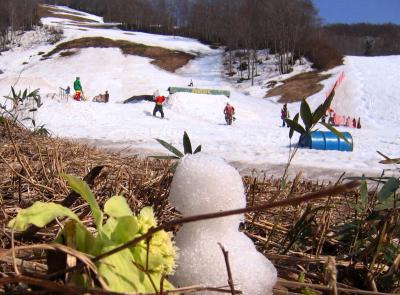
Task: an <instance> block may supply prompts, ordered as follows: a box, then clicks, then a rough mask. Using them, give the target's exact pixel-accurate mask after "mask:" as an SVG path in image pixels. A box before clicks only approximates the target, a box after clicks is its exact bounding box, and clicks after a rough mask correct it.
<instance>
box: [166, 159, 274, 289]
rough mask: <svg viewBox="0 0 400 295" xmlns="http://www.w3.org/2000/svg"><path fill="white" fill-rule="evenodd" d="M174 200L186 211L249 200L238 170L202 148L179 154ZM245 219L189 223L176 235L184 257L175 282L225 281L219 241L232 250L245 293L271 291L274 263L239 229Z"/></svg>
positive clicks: (235, 277)
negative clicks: (197, 150)
mask: <svg viewBox="0 0 400 295" xmlns="http://www.w3.org/2000/svg"><path fill="white" fill-rule="evenodd" d="M170 201H171V203H172V204H173V205H174V206H175V207H176V208H177V209H178V210H179V211H180V212H181V213H182V214H183V215H184V216H189V215H194V214H204V213H211V212H218V211H222V210H223V211H225V210H230V209H238V208H243V207H245V206H246V200H245V195H244V189H243V184H242V179H241V177H240V175H239V173H238V172H237V171H236V170H235V169H234V168H233V167H232V166H230V165H229V164H227V163H226V162H225V161H224V160H222V159H220V158H215V157H211V156H207V155H202V154H201V153H200V154H196V155H189V156H185V157H184V158H183V159H182V160H181V163H180V164H179V165H178V167H177V169H176V173H175V175H174V179H173V181H172V185H171V192H170ZM242 220H243V215H234V216H228V217H223V218H218V219H211V220H205V221H198V222H194V223H189V224H185V225H184V226H183V227H182V228H181V229H180V230H179V232H178V234H177V237H176V244H177V246H178V247H179V249H180V255H179V256H180V257H179V260H178V269H177V271H176V275H175V276H174V278H173V281H174V283H175V284H176V285H179V286H188V285H193V284H202V285H206V286H213V287H217V286H226V285H227V271H226V267H225V262H224V257H223V254H222V252H221V248H220V247H219V246H218V243H221V244H222V245H223V246H224V248H225V249H226V250H227V251H228V252H229V261H230V265H231V269H232V275H233V281H234V283H235V286H236V288H237V289H239V290H241V291H243V294H245V295H267V294H272V287H273V286H274V284H275V282H276V277H277V273H276V269H275V268H274V266H273V265H272V264H271V262H270V261H269V260H268V259H266V258H265V257H264V256H263V255H262V254H261V253H259V252H258V251H257V250H256V248H255V246H254V244H253V242H252V241H251V240H250V239H249V238H248V237H247V236H246V235H245V234H243V233H241V232H239V231H238V227H239V223H240V222H241V221H242ZM207 294H212V292H208V293H207Z"/></svg>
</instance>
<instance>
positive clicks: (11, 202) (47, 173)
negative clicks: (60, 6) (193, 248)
mask: <svg viewBox="0 0 400 295" xmlns="http://www.w3.org/2000/svg"><path fill="white" fill-rule="evenodd" d="M0 155H1V157H0V169H1V171H2V173H1V174H0V196H1V198H2V199H1V201H2V203H1V204H2V210H1V213H0V243H1V246H2V248H3V249H9V248H10V247H11V238H10V234H11V233H10V230H8V229H6V227H5V224H6V223H7V222H8V220H10V219H11V218H12V217H14V216H15V215H16V213H17V212H18V211H19V210H20V208H26V207H28V206H30V205H32V204H33V202H35V201H38V200H41V201H56V202H59V201H61V200H63V199H64V198H65V197H66V196H67V195H68V193H69V190H68V188H67V186H66V183H65V181H64V180H63V179H62V178H61V177H60V173H68V174H74V175H77V176H79V177H81V178H83V177H84V176H85V175H86V174H87V173H88V172H89V171H90V170H91V169H92V168H93V167H95V166H98V165H102V166H105V167H104V168H103V170H102V172H101V173H100V174H99V176H97V178H96V179H95V181H94V184H93V186H92V190H93V192H94V195H95V196H96V198H97V200H98V202H99V204H100V206H102V205H103V204H104V201H105V200H106V199H107V198H109V197H111V196H113V195H116V194H121V195H124V196H125V197H126V198H127V200H128V203H129V204H130V206H131V208H132V209H133V210H134V211H136V212H137V211H138V210H139V209H140V208H142V207H144V206H147V205H152V206H153V207H154V208H155V213H156V216H157V217H158V220H159V221H160V222H161V223H165V222H167V221H170V220H172V219H175V218H176V217H179V213H178V212H176V211H175V210H174V208H172V207H171V206H170V204H169V201H168V194H169V189H170V184H171V181H172V176H173V174H172V172H171V169H170V168H171V164H172V163H171V162H168V161H167V162H165V161H159V160H148V159H140V158H137V157H126V156H121V155H120V154H118V153H110V152H105V151H101V150H97V149H94V148H90V147H88V146H86V145H81V144H77V143H73V142H71V141H67V140H61V139H55V138H48V137H43V136H39V135H35V134H32V133H31V132H29V131H27V130H25V129H21V128H19V127H18V126H12V125H10V124H0ZM243 182H244V186H245V193H246V197H247V204H248V206H254V205H258V204H261V203H265V202H267V203H272V202H275V201H279V200H289V199H290V198H294V197H295V196H299V195H302V194H304V193H309V192H318V191H321V190H323V189H324V188H326V186H328V185H332V183H315V182H311V181H305V180H302V179H301V175H298V177H296V178H295V179H294V180H293V181H292V182H289V183H288V184H287V185H286V186H285V188H284V189H281V188H280V182H279V180H278V179H274V178H268V177H267V176H266V175H258V176H257V177H252V176H245V177H243ZM358 198H359V192H358V191H357V190H355V191H351V192H347V193H342V194H341V195H339V196H336V197H330V198H327V199H325V200H322V201H313V202H312V203H309V204H301V205H296V206H293V205H291V206H287V207H284V208H282V207H281V208H277V209H270V210H266V211H263V212H257V213H248V214H246V215H245V217H246V219H245V223H244V228H243V231H244V233H245V234H247V235H248V236H249V237H250V238H251V239H252V240H253V241H254V243H255V245H256V246H257V248H258V250H259V251H260V252H261V253H263V254H264V255H265V256H267V257H268V258H269V259H271V260H272V261H273V263H274V265H275V267H276V268H277V269H278V274H279V278H280V279H279V284H278V285H277V286H276V289H275V292H276V293H277V294H278V293H279V292H283V293H285V294H287V292H288V291H289V292H292V293H293V294H294V293H303V291H302V290H304V288H305V287H307V286H308V287H310V288H311V287H312V286H314V287H313V289H314V290H315V289H317V290H320V289H321V288H322V289H323V290H325V291H326V290H330V289H329V288H328V287H327V286H326V284H325V283H324V276H325V274H324V269H325V266H324V265H325V264H326V263H328V262H329V261H331V260H329V259H330V258H329V256H328V254H327V253H329V252H330V251H331V252H332V253H333V250H330V249H336V248H337V247H340V243H339V242H338V241H336V240H335V239H333V238H332V237H330V236H329V235H328V233H331V232H332V230H333V229H334V228H335V227H336V226H337V225H338V224H341V223H343V222H344V220H345V219H346V218H347V217H348V216H349V215H350V214H351V213H352V212H353V211H354V210H353V209H352V208H351V207H350V205H349V200H355V199H358ZM308 205H311V206H313V208H316V207H320V208H322V209H320V210H319V211H318V213H317V214H316V215H315V216H314V217H313V218H314V219H315V221H316V224H314V225H313V227H312V233H310V234H309V236H308V237H307V238H306V240H305V241H303V242H302V244H300V245H299V244H293V245H290V239H289V236H290V232H291V231H292V230H293V228H294V226H295V224H296V223H297V222H298V221H299V220H300V218H301V216H302V215H303V214H304V212H306V210H307V206H308ZM71 208H72V209H73V210H74V211H75V212H76V213H77V214H78V215H79V216H81V218H82V216H86V214H87V213H88V206H87V204H85V202H83V201H82V200H77V201H76V202H75V203H73V205H72V206H71ZM85 224H86V225H88V226H91V225H92V221H91V220H90V219H89V220H88V219H87V218H85ZM58 229H59V226H58V225H57V224H54V225H53V226H48V227H47V228H45V229H42V230H40V232H39V233H37V234H36V237H35V238H34V239H29V240H25V241H24V243H22V242H20V241H19V240H16V246H19V245H22V244H25V243H29V244H32V243H34V244H36V243H49V242H51V241H52V240H53V239H54V237H55V235H56V233H57V231H58ZM284 249H287V251H283V250H284ZM3 251H5V250H3ZM39 254H40V253H39ZM39 254H38V252H35V251H33V253H32V251H31V252H29V251H28V252H27V251H25V252H22V253H20V255H19V256H18V257H17V259H18V260H17V261H18V263H19V264H21V265H22V260H23V261H25V262H24V268H25V269H26V270H30V271H38V269H46V262H45V260H44V258H43V253H42V254H40V255H39ZM221 255H222V254H221ZM32 259H33V261H31V260H32ZM1 261H2V262H1ZM12 263H13V260H12V259H11V258H10V259H9V258H7V257H4V255H3V256H2V255H1V252H0V264H1V267H2V270H0V272H3V273H4V272H10V273H13V267H12ZM334 264H335V265H336V267H337V268H338V271H339V273H341V274H342V276H343V274H345V279H344V280H342V282H341V284H338V286H339V287H340V288H342V289H346V288H347V289H349V288H354V284H355V283H354V281H353V280H352V277H351V274H352V273H353V274H354V273H355V274H357V273H358V272H357V270H358V269H361V270H362V268H363V264H362V263H361V262H356V261H351V260H350V258H349V257H348V256H346V255H340V256H337V257H336V259H335V260H334ZM350 266H351V268H350ZM301 273H305V274H306V276H305V281H304V282H305V283H306V284H305V285H304V284H303V285H302V284H301V283H298V279H299V276H300V274H301ZM233 275H234V274H233ZM7 277H8V278H13V277H12V276H7ZM14 278H15V279H16V278H17V277H14ZM4 280H5V279H4ZM16 280H17V279H16ZM17 281H18V280H17ZM288 281H289V282H288ZM48 283H49V284H53V282H51V281H49V282H48ZM194 283H195V282H194ZM316 284H318V285H316ZM0 285H1V282H0ZM352 286H353V287H352ZM63 287H65V286H64V285H63ZM324 288H325V289H324ZM0 290H1V286H0ZM104 294H106V293H104ZM315 294H319V293H318V292H316V293H315Z"/></svg>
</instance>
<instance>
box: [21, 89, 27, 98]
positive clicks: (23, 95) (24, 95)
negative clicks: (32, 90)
mask: <svg viewBox="0 0 400 295" xmlns="http://www.w3.org/2000/svg"><path fill="white" fill-rule="evenodd" d="M27 93H28V89H26V88H25V90H24V93H23V94H22V100H25V99H26V95H27Z"/></svg>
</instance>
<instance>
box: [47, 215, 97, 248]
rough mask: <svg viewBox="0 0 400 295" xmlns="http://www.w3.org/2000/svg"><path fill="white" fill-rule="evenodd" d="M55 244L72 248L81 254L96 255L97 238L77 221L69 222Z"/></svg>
mask: <svg viewBox="0 0 400 295" xmlns="http://www.w3.org/2000/svg"><path fill="white" fill-rule="evenodd" d="M55 242H57V243H60V244H63V245H67V246H68V247H72V248H74V249H76V250H78V251H80V252H83V253H86V254H91V255H96V254H97V253H96V251H95V249H96V245H95V243H96V238H95V237H94V236H93V234H92V233H91V232H90V231H88V230H87V229H86V227H85V226H84V225H83V224H82V223H80V222H77V221H76V220H69V221H68V222H67V223H66V224H65V225H64V228H63V230H62V231H61V232H60V234H59V235H58V236H57V237H56V239H55Z"/></svg>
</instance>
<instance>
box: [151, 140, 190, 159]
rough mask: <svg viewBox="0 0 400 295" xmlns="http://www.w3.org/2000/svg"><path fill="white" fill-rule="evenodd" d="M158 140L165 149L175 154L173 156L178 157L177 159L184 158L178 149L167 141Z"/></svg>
mask: <svg viewBox="0 0 400 295" xmlns="http://www.w3.org/2000/svg"><path fill="white" fill-rule="evenodd" d="M156 140H157V141H158V142H159V143H160V144H161V145H162V146H163V147H165V148H166V149H167V150H169V151H170V152H171V153H173V154H174V155H176V156H177V157H179V158H182V157H183V154H182V153H181V152H180V151H179V150H178V149H177V148H175V147H174V146H172V145H171V144H169V143H167V142H165V141H164V140H162V139H158V138H156Z"/></svg>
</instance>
